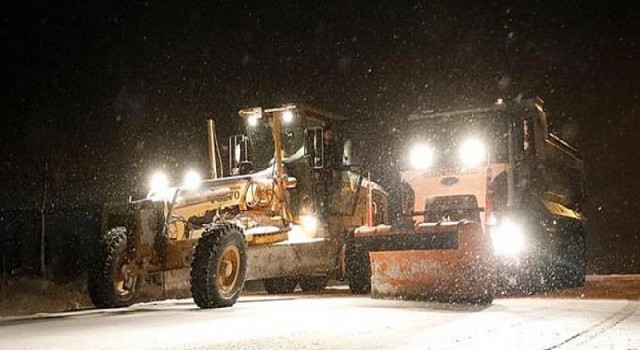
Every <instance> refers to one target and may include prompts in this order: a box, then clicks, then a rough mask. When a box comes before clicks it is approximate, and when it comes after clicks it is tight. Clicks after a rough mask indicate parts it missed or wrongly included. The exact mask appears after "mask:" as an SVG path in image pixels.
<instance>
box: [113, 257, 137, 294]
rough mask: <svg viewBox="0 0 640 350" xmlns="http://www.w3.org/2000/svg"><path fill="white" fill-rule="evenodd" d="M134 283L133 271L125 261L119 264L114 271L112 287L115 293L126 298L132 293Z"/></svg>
mask: <svg viewBox="0 0 640 350" xmlns="http://www.w3.org/2000/svg"><path fill="white" fill-rule="evenodd" d="M135 285H136V276H135V274H134V273H133V271H132V269H131V267H130V266H129V264H127V263H123V264H122V265H120V268H119V269H118V270H117V272H116V276H115V280H114V287H115V290H116V293H117V294H118V295H119V296H120V297H121V298H122V299H126V298H128V297H131V296H132V295H133V291H134V288H135Z"/></svg>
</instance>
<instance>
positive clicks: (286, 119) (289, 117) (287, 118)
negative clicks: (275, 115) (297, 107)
mask: <svg viewBox="0 0 640 350" xmlns="http://www.w3.org/2000/svg"><path fill="white" fill-rule="evenodd" d="M291 121H293V112H291V111H290V110H288V109H287V110H286V111H284V112H282V122H283V123H285V124H289V123H291Z"/></svg>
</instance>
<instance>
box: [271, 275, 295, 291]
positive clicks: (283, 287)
mask: <svg viewBox="0 0 640 350" xmlns="http://www.w3.org/2000/svg"><path fill="white" fill-rule="evenodd" d="M263 284H264V289H265V290H266V291H267V293H269V294H290V293H293V291H294V290H295V289H296V285H298V281H297V280H296V279H293V278H286V277H276V278H267V279H266V280H264V281H263Z"/></svg>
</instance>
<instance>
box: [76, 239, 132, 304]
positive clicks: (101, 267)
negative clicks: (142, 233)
mask: <svg viewBox="0 0 640 350" xmlns="http://www.w3.org/2000/svg"><path fill="white" fill-rule="evenodd" d="M126 248H127V229H126V228H125V227H115V228H113V229H111V230H109V232H107V234H106V235H104V237H103V238H102V242H101V244H100V251H99V252H98V254H97V259H96V261H95V264H93V266H92V268H91V269H90V271H89V281H88V282H89V283H88V287H89V296H90V298H91V302H92V303H93V305H95V306H96V307H98V308H113V307H124V306H129V305H131V304H133V303H134V302H135V300H136V298H137V296H138V292H139V278H138V276H137V275H136V274H135V272H134V269H133V266H131V262H130V260H129V258H128V257H127V255H126Z"/></svg>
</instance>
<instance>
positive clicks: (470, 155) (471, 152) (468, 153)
mask: <svg viewBox="0 0 640 350" xmlns="http://www.w3.org/2000/svg"><path fill="white" fill-rule="evenodd" d="M459 156H460V161H461V162H462V165H464V166H465V167H469V168H471V167H476V166H478V165H480V164H482V163H485V162H486V161H487V150H486V148H485V146H484V144H483V143H482V142H481V141H480V140H477V139H469V140H466V141H465V142H463V143H462V146H461V147H460V151H459Z"/></svg>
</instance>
